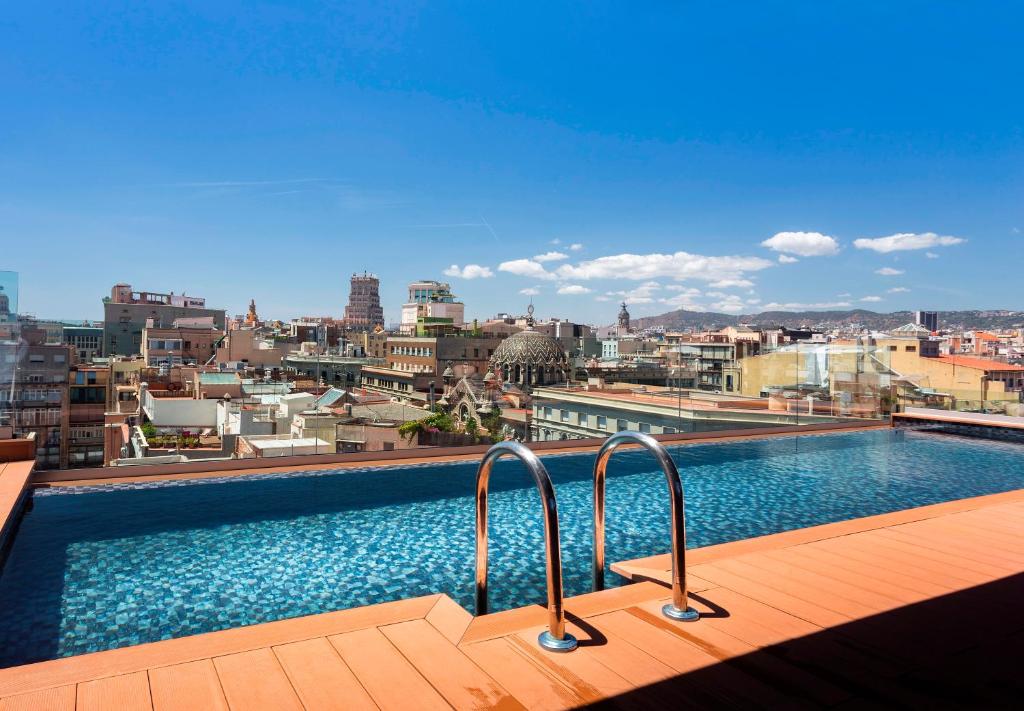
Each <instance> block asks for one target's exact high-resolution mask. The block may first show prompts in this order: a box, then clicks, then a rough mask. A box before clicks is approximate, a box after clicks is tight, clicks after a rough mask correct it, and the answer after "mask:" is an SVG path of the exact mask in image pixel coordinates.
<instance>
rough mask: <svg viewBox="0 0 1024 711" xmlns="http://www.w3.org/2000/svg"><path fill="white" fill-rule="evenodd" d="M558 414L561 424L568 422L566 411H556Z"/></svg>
mask: <svg viewBox="0 0 1024 711" xmlns="http://www.w3.org/2000/svg"><path fill="white" fill-rule="evenodd" d="M558 414H559V416H560V417H561V420H562V422H568V421H569V411H568V410H566V409H564V408H563V409H561V410H559V411H558Z"/></svg>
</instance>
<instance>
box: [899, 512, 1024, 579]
mask: <svg viewBox="0 0 1024 711" xmlns="http://www.w3.org/2000/svg"><path fill="white" fill-rule="evenodd" d="M889 533H891V534H892V535H894V536H898V537H900V538H901V539H903V540H907V541H909V542H911V543H914V544H915V545H919V546H922V547H924V548H928V549H931V550H938V551H943V552H947V553H952V554H955V555H962V556H965V557H967V558H971V559H972V560H980V561H985V562H986V563H989V564H991V565H996V566H1002V567H1005V568H1007V569H1008V570H1016V569H1019V568H1020V567H1021V566H1022V565H1024V551H1018V550H1015V548H1016V547H1018V546H1020V543H1021V540H1020V539H1021V537H1020V536H1016V537H1013V538H1004V537H1002V536H995V535H992V534H989V533H988V532H986V531H982V530H980V529H978V528H976V527H974V526H968V525H964V526H960V525H952V524H947V523H946V522H943V523H942V524H941V525H939V524H934V525H932V526H928V527H927V528H920V527H914V528H912V527H909V526H900V527H899V528H893V529H889Z"/></svg>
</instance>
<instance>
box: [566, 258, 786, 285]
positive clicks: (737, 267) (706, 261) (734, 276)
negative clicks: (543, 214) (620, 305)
mask: <svg viewBox="0 0 1024 711" xmlns="http://www.w3.org/2000/svg"><path fill="white" fill-rule="evenodd" d="M771 266H774V262H771V261H769V260H767V259H761V258H760V257H737V256H731V257H705V256H702V255H699V254H689V253H687V252H675V253H674V254H614V255H610V256H607V257H599V258H597V259H591V260H588V261H585V262H580V263H579V264H576V265H572V264H563V265H562V266H560V267H559V268H558V269H557V270H556V274H557V275H558V277H559V278H561V279H574V280H577V279H583V280H586V279H637V280H647V279H656V278H658V277H665V278H669V279H676V280H677V281H682V280H683V279H700V280H703V281H723V282H724V281H730V282H733V283H735V282H737V281H745V282H748V283H749V280H748V279H745V278H744V277H745V275H746V273H747V272H755V271H760V270H762V269H767V268H768V267H771Z"/></svg>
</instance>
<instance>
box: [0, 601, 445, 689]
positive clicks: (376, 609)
mask: <svg viewBox="0 0 1024 711" xmlns="http://www.w3.org/2000/svg"><path fill="white" fill-rule="evenodd" d="M441 597H442V595H441V594H436V595H426V596H424V597H416V598H409V599H407V600H396V601H393V602H382V603H379V604H376V605H369V606H366V607H356V608H352V609H348V610H338V611H336V612H325V613H322V614H319V615H306V616H303V617H293V618H290V619H286V620H276V621H274V622H265V623H262V624H258V625H250V626H247V627H233V628H231V629H226V630H218V631H216V632H206V633H203V634H197V635H191V636H188V637H177V638H175V639H167V640H162V641H159V642H147V643H145V644H139V645H136V646H133V647H120V648H118V649H109V650H106V651H102V652H93V653H90V654H82V655H78V656H74V657H64V658H61V659H53V660H50V661H45V662H36V663H34V664H25V665H23V666H18V667H8V668H6V669H0V698H2V697H4V696H13V695H17V694H25V693H29V692H34V691H40V690H43V689H49V688H53V687H57V686H65V685H67V684H74V683H78V682H80V681H83V680H86V679H88V680H93V679H102V678H106V677H111V676H120V675H123V674H129V673H133V672H138V671H144V670H146V669H152V668H155V667H164V666H171V665H174V664H183V663H185V662H192V661H196V660H200V659H208V658H211V657H220V656H224V655H226V654H236V653H238V652H247V651H250V650H253V649H259V648H261V647H267V646H276V645H281V644H289V643H292V642H301V641H304V640H307V639H313V638H315V637H324V636H327V635H337V634H344V633H346V632H353V631H355V630H360V629H366V628H369V627H377V626H380V625H389V624H396V623H399V622H408V621H409V620H419V619H424V618H426V616H427V614H428V613H429V612H430V611H431V610H432V609H433V607H434V605H435V604H436V603H437V601H438V600H439V599H440V598H441Z"/></svg>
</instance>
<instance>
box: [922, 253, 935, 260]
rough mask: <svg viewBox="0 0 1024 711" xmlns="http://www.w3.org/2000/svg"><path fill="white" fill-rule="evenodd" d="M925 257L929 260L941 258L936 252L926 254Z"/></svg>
mask: <svg viewBox="0 0 1024 711" xmlns="http://www.w3.org/2000/svg"><path fill="white" fill-rule="evenodd" d="M924 256H926V257H928V259H938V258H939V255H937V254H936V253H935V252H925V253H924Z"/></svg>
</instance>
